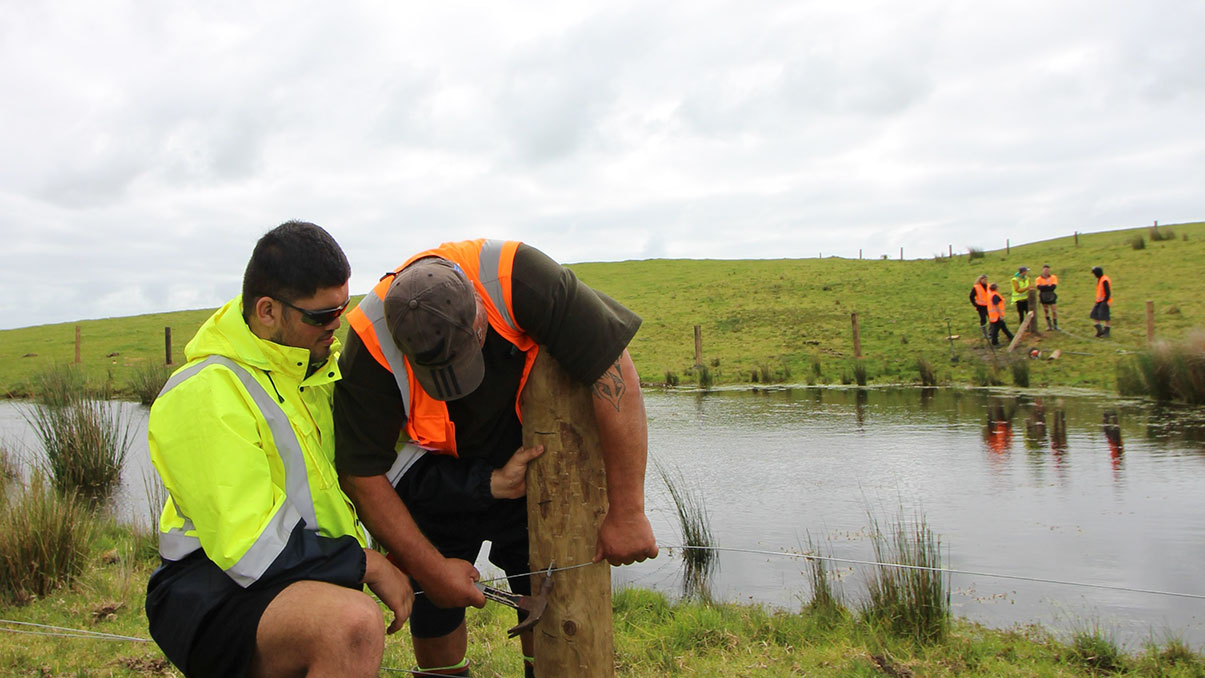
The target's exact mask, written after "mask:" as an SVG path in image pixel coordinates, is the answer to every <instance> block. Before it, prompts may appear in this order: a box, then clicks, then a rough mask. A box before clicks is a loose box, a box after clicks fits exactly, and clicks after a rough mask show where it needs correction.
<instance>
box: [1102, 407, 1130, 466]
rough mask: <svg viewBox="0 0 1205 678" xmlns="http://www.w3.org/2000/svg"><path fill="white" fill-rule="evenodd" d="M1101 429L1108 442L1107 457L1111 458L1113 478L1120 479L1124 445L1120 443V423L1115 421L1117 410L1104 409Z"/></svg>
mask: <svg viewBox="0 0 1205 678" xmlns="http://www.w3.org/2000/svg"><path fill="white" fill-rule="evenodd" d="M1101 429H1102V430H1103V431H1104V432H1105V440H1106V441H1107V442H1108V444H1109V459H1110V460H1112V465H1113V475H1114V478H1116V479H1118V480H1120V478H1121V462H1122V458H1123V457H1122V455H1123V454H1124V453H1125V446H1124V445H1122V443H1121V425H1120V424H1119V423H1117V412H1115V411H1113V410H1105V411H1104V412H1102V413H1101Z"/></svg>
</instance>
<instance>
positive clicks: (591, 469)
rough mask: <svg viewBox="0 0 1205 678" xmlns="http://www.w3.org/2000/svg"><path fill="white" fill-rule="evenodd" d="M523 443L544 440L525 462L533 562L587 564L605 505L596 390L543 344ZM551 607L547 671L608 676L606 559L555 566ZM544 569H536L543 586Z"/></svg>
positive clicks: (536, 583) (542, 644) (543, 671)
mask: <svg viewBox="0 0 1205 678" xmlns="http://www.w3.org/2000/svg"><path fill="white" fill-rule="evenodd" d="M521 402H522V405H521V406H522V411H523V445H524V447H531V446H533V445H543V446H544V454H543V455H542V456H540V457H539V458H538V459H536V460H535V461H533V462H532V463H531V464H529V465H528V467H527V522H528V528H529V533H528V540H529V543H530V546H531V561H530V564H531V569H532V570H533V571H537V572H538V571H541V570H545V569H547V568H548V567H549V566H550V565H551V566H552V567H553V568H558V567H569V566H573V565H579V564H581V563H589V562H590V561H591V560H592V559H593V558H594V548H595V544H596V542H597V540H598V528H599V526H600V525H601V524H602V519H603V516H605V515H606V512H607V481H606V470H605V468H604V466H603V457H602V444H601V443H600V439H599V436H598V425H597V423H596V422H595V420H594V405H593V400H592V393H591V390H590V388H589V387H588V386H586V385H584V384H579V383H577V382H575V381H573V379H571V378H570V377H569V375H568V373H566V372H565V370H564V369H562V368H561V366H560V365H559V364H557V362H556V360H555V359H554V358H553V357H552V356H551V355H550V354H549V353H548V352H547V351H540V354H539V356H538V357H537V358H536V362H535V365H534V366H533V367H532V370H531V375H530V377H528V380H527V385H526V386H525V387H524V389H523V396H522V401H521ZM552 577H553V580H554V582H555V584H554V586H553V589H552V594H551V598H550V600H549V602H548V608H547V609H546V610H545V611H544V615H543V617H542V618H541V619H540V622H539V623H538V624H536V627H535V629H534V630H533V631H534V632H533V636H534V639H535V665H536V666H537V667H539V668H538V669H537V671H538V672H539V674H538V675H542V676H580V677H581V678H611V677H612V676H614V675H615V650H614V639H613V638H612V626H611V624H612V622H611V568H610V565H608V564H607V563H606V561H603V562H601V563H595V564H593V565H589V566H586V567H577V568H574V569H571V570H564V571H560V572H554V573H553V575H552ZM543 581H544V575H542V574H535V575H532V583H531V586H532V589H533V590H539V588H540V585H541V584H542V583H543Z"/></svg>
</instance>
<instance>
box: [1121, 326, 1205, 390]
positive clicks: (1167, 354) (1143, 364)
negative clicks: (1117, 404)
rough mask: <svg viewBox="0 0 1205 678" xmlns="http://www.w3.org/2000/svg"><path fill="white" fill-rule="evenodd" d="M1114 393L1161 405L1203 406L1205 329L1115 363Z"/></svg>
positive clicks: (1160, 343) (1159, 344)
mask: <svg viewBox="0 0 1205 678" xmlns="http://www.w3.org/2000/svg"><path fill="white" fill-rule="evenodd" d="M1117 390H1118V392H1120V393H1121V394H1122V395H1141V396H1150V397H1152V398H1154V399H1156V400H1160V401H1164V402H1166V401H1173V400H1176V401H1181V402H1185V403H1188V404H1190V405H1200V404H1205V329H1201V328H1198V329H1195V330H1193V331H1192V332H1191V333H1189V335H1188V337H1187V338H1186V339H1185V340H1184V341H1182V342H1176V343H1172V342H1167V341H1159V342H1156V343H1155V345H1154V346H1152V347H1151V348H1150V349H1149V350H1146V351H1141V352H1139V353H1137V354H1136V355H1132V356H1126V357H1124V358H1122V359H1120V360H1118V361H1117Z"/></svg>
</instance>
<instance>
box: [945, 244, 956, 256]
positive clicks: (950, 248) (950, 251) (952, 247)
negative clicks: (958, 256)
mask: <svg viewBox="0 0 1205 678" xmlns="http://www.w3.org/2000/svg"><path fill="white" fill-rule="evenodd" d="M946 247H947V248H948V249H949V252H947V253H946V256H947V257H950V258H951V259H953V258H954V246H953V245H946Z"/></svg>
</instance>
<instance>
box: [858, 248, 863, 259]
mask: <svg viewBox="0 0 1205 678" xmlns="http://www.w3.org/2000/svg"><path fill="white" fill-rule="evenodd" d="M861 260H862V248H861V247H859V248H858V261H861Z"/></svg>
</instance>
